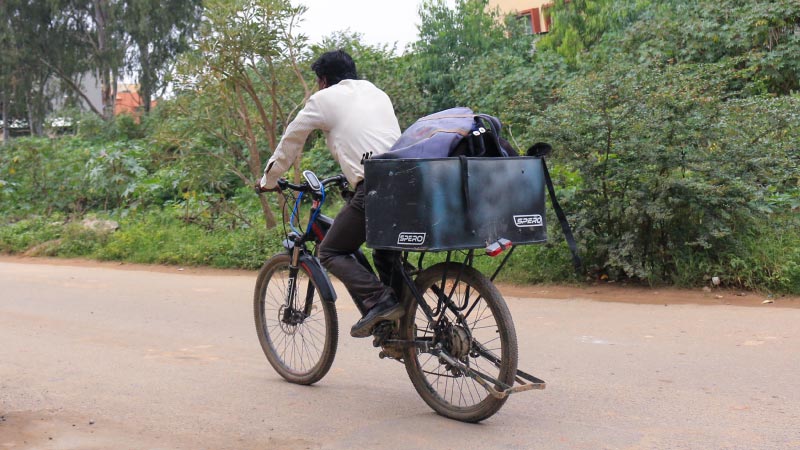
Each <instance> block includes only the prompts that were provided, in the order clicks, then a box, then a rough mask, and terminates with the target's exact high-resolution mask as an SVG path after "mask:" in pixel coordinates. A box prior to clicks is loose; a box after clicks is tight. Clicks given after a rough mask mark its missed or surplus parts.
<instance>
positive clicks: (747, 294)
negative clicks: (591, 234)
mask: <svg viewBox="0 0 800 450" xmlns="http://www.w3.org/2000/svg"><path fill="white" fill-rule="evenodd" d="M0 262H10V263H17V264H43V265H53V266H77V267H99V268H107V269H115V270H133V271H147V272H161V273H174V274H191V275H213V276H248V277H252V276H254V274H255V272H254V271H251V270H240V269H215V268H211V267H185V266H167V265H148V264H131V263H124V262H116V261H93V260H86V259H65V258H46V257H26V256H9V255H0ZM498 288H499V289H500V291H501V292H502V293H503V295H505V296H512V297H536V298H553V299H583V300H593V301H601V302H618V303H631V304H647V305H658V304H664V305H681V304H696V305H734V306H749V307H782V308H800V297H798V296H787V295H771V294H767V293H761V292H752V291H742V290H733V289H710V290H709V289H705V290H704V289H700V288H697V289H679V288H672V287H661V288H649V287H641V286H631V285H626V284H620V283H603V284H591V285H584V286H565V285H543V284H536V285H511V284H502V283H501V284H498Z"/></svg>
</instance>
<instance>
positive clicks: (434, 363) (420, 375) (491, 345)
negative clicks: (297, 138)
mask: <svg viewBox="0 0 800 450" xmlns="http://www.w3.org/2000/svg"><path fill="white" fill-rule="evenodd" d="M445 271H446V273H447V275H446V276H447V278H446V279H445V281H444V286H445V287H446V288H447V291H446V292H447V293H449V292H450V289H452V288H453V286H454V285H455V281H456V277H458V276H459V275H458V274H459V272H460V273H461V275H460V279H459V283H458V285H457V286H456V288H455V290H454V295H453V301H454V304H456V305H459V306H461V305H462V304H464V303H465V299H466V303H467V305H466V306H465V308H464V310H463V311H464V312H465V313H467V314H468V315H466V316H465V321H466V323H467V324H468V327H469V328H470V332H471V334H472V338H473V343H468V346H469V348H470V349H472V348H475V347H474V346H476V345H477V344H475V343H474V342H480V344H482V345H483V348H484V349H489V350H491V351H492V353H493V356H495V357H497V358H498V359H499V364H495V363H492V362H491V361H489V360H488V359H486V358H483V357H481V356H479V355H476V352H473V351H470V352H469V354H467V355H460V359H461V361H462V362H466V364H467V365H468V366H470V367H472V368H476V369H479V370H480V371H481V372H483V373H485V374H487V375H490V376H492V377H494V378H495V379H496V380H499V381H501V382H503V383H505V384H507V385H513V384H514V379H515V375H516V372H517V360H518V348H517V336H516V331H515V329H514V323H513V321H512V319H511V313H510V312H509V310H508V306H507V305H506V302H505V300H504V299H503V296H502V295H501V294H500V292H499V291H498V290H497V288H496V287H495V286H494V284H492V282H491V281H490V280H489V279H488V278H486V277H485V276H484V275H483V274H481V273H480V272H478V271H477V270H475V269H474V268H472V267H469V266H465V265H462V264H457V263H440V264H436V265H434V266H432V267H430V268H428V269H426V270H424V271H423V272H421V273H420V274H419V276H418V277H417V279H416V287H417V289H418V291H419V292H420V295H422V297H423V299H424V300H425V301H426V303H427V304H428V305H431V307H432V309H435V307H436V294H435V293H434V292H433V290H432V288H433V286H440V285H441V284H442V279H443V277H444V276H445ZM467 286H469V289H467ZM405 302H406V314H405V316H404V319H403V322H402V325H401V326H402V333H403V336H404V339H406V340H414V341H416V340H417V339H420V338H422V339H434V342H437V341H439V338H438V337H433V336H434V334H435V332H434V331H433V330H432V329H431V328H430V327H429V325H428V320H427V317H425V315H424V313H423V312H422V311H421V310H420V308H419V307H418V305H417V300H416V299H414V298H413V296H411V295H410V294H409V295H408V296H407V297H406V299H405ZM472 303H476V305H475V306H472ZM487 313H490V315H491V317H492V318H494V322H493V323H492V322H491V321H488V319H489V316H488V315H486V316H484V315H485V314H487ZM445 315H446V316H449V318H450V319H449V320H450V321H451V322H452V321H454V320H455V318H456V315H455V313H454V312H453V311H452V309H450V308H448V310H447V311H446V313H445ZM470 324H471V326H470ZM462 328H463V325H462ZM456 334H458V333H456ZM461 335H462V336H463V333H461ZM453 339H456V338H453ZM498 339H499V341H498ZM464 340H466V338H464ZM462 346H463V344H462ZM498 347H499V348H498ZM461 352H462V353H463V352H464V350H463V348H462V350H461ZM404 360H405V366H406V371H407V372H408V376H409V378H410V379H411V383H412V384H413V385H414V388H415V389H416V391H417V393H418V394H419V395H420V397H422V399H423V400H424V401H425V403H427V404H428V405H429V406H430V407H431V408H433V410H434V411H436V412H437V413H439V414H441V415H443V416H445V417H449V418H451V419H455V420H460V421H463V422H480V421H482V420H484V419H487V418H488V417H490V416H492V415H493V414H495V413H496V412H497V411H498V410H499V409H500V408H501V407H502V406H503V404H504V403H505V402H506V400H507V397H506V398H502V399H499V398H495V397H493V396H491V394H489V391H487V390H486V389H485V388H484V387H483V386H481V385H480V384H479V383H478V382H477V381H476V380H475V379H473V378H470V377H468V376H466V375H465V374H464V373H463V372H461V373H460V374H459V373H458V372H459V370H458V369H452V367H453V366H449V365H447V364H446V363H445V362H444V361H443V360H442V359H441V358H437V357H436V356H435V355H433V354H431V353H422V352H421V351H420V350H419V348H418V347H414V346H411V347H407V348H406V349H405V358H404ZM448 366H449V367H450V368H448ZM495 388H497V386H495ZM456 391H457V392H456Z"/></svg>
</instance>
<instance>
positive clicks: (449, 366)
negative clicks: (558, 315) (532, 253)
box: [253, 170, 546, 422]
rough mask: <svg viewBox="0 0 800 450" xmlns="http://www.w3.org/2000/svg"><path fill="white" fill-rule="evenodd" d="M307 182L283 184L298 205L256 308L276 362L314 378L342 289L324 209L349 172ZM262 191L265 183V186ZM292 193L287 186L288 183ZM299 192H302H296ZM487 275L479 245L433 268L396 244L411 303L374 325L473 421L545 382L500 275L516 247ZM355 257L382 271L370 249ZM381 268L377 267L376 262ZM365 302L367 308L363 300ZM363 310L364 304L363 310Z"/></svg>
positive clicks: (457, 412)
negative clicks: (325, 245)
mask: <svg viewBox="0 0 800 450" xmlns="http://www.w3.org/2000/svg"><path fill="white" fill-rule="evenodd" d="M303 177H304V178H305V182H303V183H301V184H292V183H289V182H288V181H286V180H283V179H282V180H280V181H279V182H278V188H279V190H280V192H281V193H282V194H283V195H284V196H285V199H286V200H287V201H286V202H285V203H284V205H285V206H284V223H286V220H285V216H286V206H288V205H289V204H290V203H292V202H290V201H289V200H291V199H293V200H294V202H293V204H294V206H293V209H292V213H291V216H290V218H289V222H288V223H289V226H290V227H291V228H292V230H291V231H287V232H286V239H285V240H284V241H283V245H284V248H285V251H284V252H281V253H279V254H277V255H275V256H273V257H272V258H270V259H269V260H267V262H266V263H265V264H264V265H263V267H262V268H261V269H260V271H259V273H258V279H257V281H256V287H255V294H254V299H253V312H254V318H255V325H256V330H257V332H258V338H259V341H260V343H261V346H262V349H263V350H264V353H265V355H266V357H267V360H268V361H269V363H270V364H271V365H272V367H273V368H274V369H275V370H276V371H277V372H278V374H280V375H281V376H282V377H283V378H284V379H286V380H287V381H289V382H292V383H297V384H302V385H309V384H313V383H315V382H317V381H319V380H321V379H322V378H323V377H324V376H325V375H326V374H327V372H328V370H329V369H330V368H331V365H332V363H333V360H334V357H335V354H336V347H337V344H338V331H339V325H338V317H337V313H336V308H335V300H336V292H335V290H334V288H333V285H332V283H331V280H330V278H328V275H327V273H326V272H325V270H324V269H323V268H322V266H321V264H320V262H319V260H318V259H317V256H316V255H317V249H318V246H319V244H320V242H322V239H324V237H325V233H326V232H327V230H328V229H329V228H330V226H331V225H332V223H333V219H331V218H330V217H327V216H325V215H323V214H322V213H321V210H322V207H323V205H324V203H325V200H326V198H327V191H326V188H328V187H331V186H337V187H339V188H340V189H341V190H342V191H343V192H347V187H348V184H347V181H346V179H345V178H344V176H343V175H337V176H334V177H330V178H327V179H324V180H319V179H318V178H317V176H316V175H315V174H314V173H313V172H311V171H308V170H307V171H305V172H303ZM257 190H258V189H257ZM287 191H288V192H289V194H288V195H287V194H286V192H287ZM295 192H296V193H298V194H299V195H297V196H296V197H293V195H294V194H293V193H295ZM306 195H309V196H310V197H311V201H312V204H311V208H310V209H309V211H308V214H309V219H308V221H307V225H306V227H305V228H304V229H301V228H298V227H295V226H294V223H295V222H297V223H298V225H299V216H300V207H301V203H302V200H303V199H304V197H305V196H306ZM508 245H509V248H510V251H509V252H508V254H507V255H506V257H505V259H504V260H503V261H502V263H501V264H500V266H499V267H498V268H497V270H496V271H495V273H494V274H493V275H492V276H491V277H490V278H487V277H486V276H485V275H483V274H482V273H481V272H479V271H478V270H476V269H475V268H474V267H473V265H472V263H473V261H474V257H475V255H474V250H469V251H467V252H466V253H465V257H464V260H463V261H461V262H455V261H453V260H452V257H453V254H454V253H453V252H452V251H448V252H447V253H446V257H445V261H444V262H439V263H436V264H433V265H431V266H430V267H424V259H425V256H426V252H420V253H419V255H418V257H417V261H416V263H412V261H411V258H410V257H411V254H412V252H407V251H405V252H397V254H396V255H397V256H396V258H395V260H394V262H393V271H392V279H393V282H392V287H393V288H395V291H396V292H397V294H398V297H399V298H400V300H401V302H402V303H403V304H404V307H405V314H404V316H403V317H402V318H401V319H399V320H398V321H395V322H393V323H389V322H383V323H381V324H379V325H378V326H377V327H376V328H375V330H374V332H373V345H374V346H375V347H380V348H381V351H380V353H379V357H380V358H381V359H384V358H388V359H394V360H397V361H400V362H402V363H403V364H405V367H406V372H407V373H408V376H409V378H410V380H411V382H412V384H413V386H414V388H415V389H416V391H417V393H418V394H419V395H420V396H421V397H422V399H423V400H424V401H425V402H426V403H427V404H428V405H429V406H430V407H431V408H432V409H433V410H434V411H436V412H437V413H439V414H441V415H443V416H445V417H449V418H452V419H455V420H460V421H464V422H479V421H481V420H484V419H486V418H488V417H490V416H492V415H493V414H495V413H496V412H497V411H498V410H499V409H500V408H501V407H502V406H503V404H504V403H505V402H506V400H507V399H508V396H509V395H510V394H512V393H515V392H521V391H526V390H531V389H544V388H545V386H546V384H545V382H544V381H542V380H541V379H539V378H536V377H534V376H532V375H530V374H527V373H525V372H523V371H521V370H519V369H518V368H517V359H518V347H517V338H516V332H515V329H514V324H513V321H512V318H511V313H510V312H509V310H508V307H507V306H506V303H505V300H504V299H503V296H502V295H501V294H500V292H499V291H498V290H497V288H496V287H495V286H494V284H493V280H494V278H495V277H496V276H497V274H498V273H499V272H500V270H501V269H502V267H503V265H505V263H506V261H507V260H508V258H509V257H510V256H511V253H512V252H513V246H511V245H510V243H508ZM355 257H356V259H357V260H358V261H359V262H360V263H361V264H362V265H364V266H365V267H366V268H368V270H370V271H373V270H372V268H371V266H370V264H369V262H368V260H367V258H366V257H365V256H364V255H363V253H362V252H361V251H358V252H357V253H356V254H355ZM373 273H374V271H373ZM359 308H360V307H359ZM361 312H362V314H363V313H364V311H361Z"/></svg>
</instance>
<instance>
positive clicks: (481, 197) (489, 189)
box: [364, 156, 547, 251]
mask: <svg viewBox="0 0 800 450" xmlns="http://www.w3.org/2000/svg"><path fill="white" fill-rule="evenodd" d="M364 168H365V180H364V183H365V186H364V187H365V193H366V221H367V246H368V247H371V248H379V249H393V250H426V251H437V250H458V249H471V248H483V247H485V246H487V245H488V244H492V243H494V242H496V241H498V240H499V239H501V238H503V239H507V240H509V241H511V242H512V243H513V244H515V245H517V244H532V243H537V242H544V241H546V240H547V232H546V228H545V209H544V191H545V184H544V172H543V170H542V160H541V159H540V158H534V157H527V156H524V157H511V158H435V159H385V160H381V159H369V160H366V161H365V162H364Z"/></svg>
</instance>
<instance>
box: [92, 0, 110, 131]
mask: <svg viewBox="0 0 800 450" xmlns="http://www.w3.org/2000/svg"><path fill="white" fill-rule="evenodd" d="M93 3H94V21H95V25H96V26H97V58H98V63H99V64H98V71H99V72H100V77H99V78H100V96H101V98H102V101H103V118H104V119H106V120H110V119H111V118H112V117H114V98H112V97H111V95H112V92H113V90H114V89H113V87H112V80H111V78H112V75H111V68H110V65H111V64H109V57H110V54H109V53H110V52H109V48H108V44H109V36H108V26H107V25H108V0H93Z"/></svg>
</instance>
